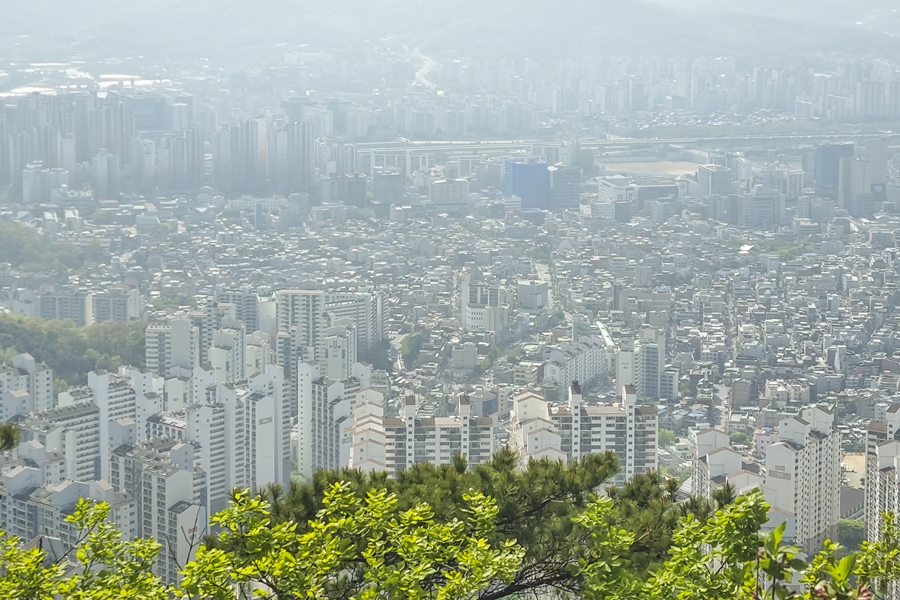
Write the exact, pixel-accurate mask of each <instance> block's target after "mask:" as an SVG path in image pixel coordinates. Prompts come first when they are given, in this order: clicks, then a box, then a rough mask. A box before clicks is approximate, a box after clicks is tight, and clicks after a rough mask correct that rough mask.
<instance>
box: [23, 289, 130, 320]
mask: <svg viewBox="0 0 900 600" xmlns="http://www.w3.org/2000/svg"><path fill="white" fill-rule="evenodd" d="M12 312H13V314H16V315H21V316H24V317H40V318H41V319H45V320H57V321H63V320H66V319H70V320H71V321H72V322H73V323H75V325H78V326H79V327H84V326H85V325H91V324H92V323H103V322H106V321H113V322H116V323H129V322H131V321H138V320H141V319H143V318H144V313H145V306H144V297H143V295H142V294H141V293H140V291H139V290H138V289H137V288H134V287H129V286H125V285H120V286H114V287H109V288H106V289H104V290H103V291H98V290H89V289H67V288H61V289H46V290H45V289H41V290H37V291H32V290H27V289H22V290H18V291H17V292H16V293H15V297H14V299H13V301H12Z"/></svg>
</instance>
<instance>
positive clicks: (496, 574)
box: [182, 484, 524, 600]
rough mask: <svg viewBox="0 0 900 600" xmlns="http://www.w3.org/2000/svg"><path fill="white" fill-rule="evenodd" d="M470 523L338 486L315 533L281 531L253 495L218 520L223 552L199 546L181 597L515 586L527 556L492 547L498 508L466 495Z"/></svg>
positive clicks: (423, 592) (417, 592)
mask: <svg viewBox="0 0 900 600" xmlns="http://www.w3.org/2000/svg"><path fill="white" fill-rule="evenodd" d="M467 502H468V508H467V509H466V510H467V517H466V518H465V519H453V520H450V521H448V522H443V523H438V522H435V520H434V513H433V511H432V510H431V508H430V507H429V506H428V505H427V504H424V503H422V504H419V505H417V506H415V507H413V508H410V509H408V510H405V511H398V510H397V498H396V496H394V495H392V494H388V493H387V492H386V491H384V490H371V491H369V493H368V494H367V496H366V498H365V500H362V499H360V498H359V497H357V496H356V495H354V494H353V493H352V492H351V491H350V487H349V486H348V485H347V484H335V485H334V486H333V487H332V489H331V490H329V492H328V493H327V494H326V496H325V501H324V504H325V507H324V508H323V509H322V510H321V511H320V512H319V514H318V516H317V519H316V520H315V521H314V522H312V523H310V524H309V528H308V530H307V531H303V532H301V531H298V528H297V526H296V524H295V523H292V522H283V523H279V524H274V523H273V522H272V519H271V514H270V512H269V509H268V505H267V504H266V503H265V502H264V501H262V500H261V499H259V498H254V497H251V496H249V495H248V494H246V493H238V494H236V497H235V501H234V503H233V504H232V506H231V507H230V508H228V509H226V510H224V511H223V512H221V513H219V514H218V515H217V516H216V517H215V518H214V522H215V524H216V525H218V526H219V527H221V528H222V533H221V534H220V536H219V539H220V541H221V542H223V543H224V545H225V546H226V547H229V548H235V547H236V548H240V551H239V552H230V551H226V550H222V549H221V548H207V547H205V546H201V547H200V549H199V550H198V552H197V559H196V561H195V562H193V563H191V564H189V565H188V566H187V568H186V569H185V577H184V580H183V582H182V590H183V592H184V593H186V594H188V595H190V596H196V597H200V598H205V599H210V600H213V599H215V600H228V599H231V598H234V592H233V588H234V586H237V587H239V588H250V589H252V590H253V591H254V594H255V595H256V596H258V597H262V598H271V599H279V600H287V599H289V598H304V597H305V598H321V597H323V596H324V595H326V594H327V593H329V592H334V591H335V590H336V589H342V588H344V587H346V586H348V585H349V586H351V588H352V589H354V590H357V591H356V593H354V594H353V595H352V596H351V598H353V599H354V600H371V599H375V598H411V599H424V598H448V599H449V598H469V597H473V596H474V595H475V594H476V593H477V592H479V591H480V590H483V589H485V588H488V587H490V586H491V585H493V584H494V583H497V582H503V581H509V580H510V579H512V577H513V575H514V574H515V573H516V571H517V570H518V568H519V565H520V564H521V562H522V557H523V554H524V552H523V550H522V549H521V548H520V547H519V546H518V545H517V544H516V543H515V542H513V541H512V540H510V541H507V542H504V543H502V544H497V545H493V544H490V543H489V542H488V538H490V537H491V536H492V534H493V532H494V527H495V519H496V516H497V506H496V504H495V503H494V502H493V501H492V500H490V499H489V498H487V497H485V496H484V495H482V494H472V495H468V496H467Z"/></svg>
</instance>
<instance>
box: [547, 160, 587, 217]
mask: <svg viewBox="0 0 900 600" xmlns="http://www.w3.org/2000/svg"><path fill="white" fill-rule="evenodd" d="M547 171H548V174H549V186H550V191H549V208H550V209H551V210H566V209H568V208H578V207H579V206H580V205H581V169H580V168H577V167H567V166H566V165H564V164H562V163H557V164H555V165H551V166H549V167H547Z"/></svg>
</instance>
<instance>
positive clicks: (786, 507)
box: [763, 406, 841, 554]
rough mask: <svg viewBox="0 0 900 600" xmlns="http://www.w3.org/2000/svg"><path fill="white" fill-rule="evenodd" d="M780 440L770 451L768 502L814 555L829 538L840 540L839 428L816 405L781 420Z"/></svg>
mask: <svg viewBox="0 0 900 600" xmlns="http://www.w3.org/2000/svg"><path fill="white" fill-rule="evenodd" d="M778 437H779V439H780V440H781V441H779V442H777V443H774V444H771V445H770V446H769V447H768V448H767V449H766V477H765V484H764V488H763V489H764V491H765V494H766V501H767V502H768V503H769V504H770V505H771V506H772V510H773V511H776V512H779V513H781V514H783V515H786V519H787V520H788V522H789V529H792V530H793V532H794V535H793V538H794V541H795V542H796V543H797V544H798V545H799V546H801V547H802V548H803V550H804V551H805V552H807V553H810V554H812V553H815V552H817V551H818V550H819V549H821V547H822V544H824V542H825V540H827V539H837V534H838V521H839V520H840V491H841V434H840V430H838V428H837V424H836V423H835V419H834V414H832V413H831V412H830V411H828V410H827V409H825V408H823V407H821V406H813V407H810V408H806V409H804V410H803V411H802V413H801V414H799V415H797V416H793V417H788V418H785V419H782V420H781V421H780V422H779V423H778ZM790 525H793V527H790Z"/></svg>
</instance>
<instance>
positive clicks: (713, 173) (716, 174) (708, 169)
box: [697, 165, 732, 198]
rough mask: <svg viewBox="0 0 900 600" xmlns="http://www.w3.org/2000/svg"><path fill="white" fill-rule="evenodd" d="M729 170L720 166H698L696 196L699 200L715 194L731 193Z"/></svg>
mask: <svg viewBox="0 0 900 600" xmlns="http://www.w3.org/2000/svg"><path fill="white" fill-rule="evenodd" d="M731 181H732V178H731V169H729V168H728V167H723V166H722V165H700V166H699V167H697V194H698V195H699V196H700V197H701V198H705V197H707V196H711V195H713V194H717V195H719V196H727V195H728V194H730V193H731Z"/></svg>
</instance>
